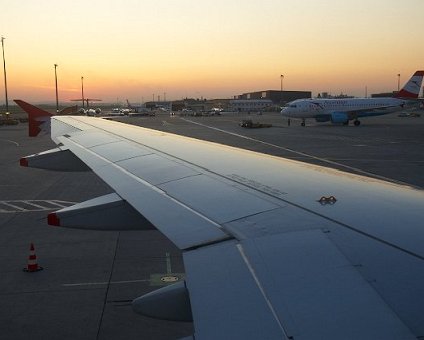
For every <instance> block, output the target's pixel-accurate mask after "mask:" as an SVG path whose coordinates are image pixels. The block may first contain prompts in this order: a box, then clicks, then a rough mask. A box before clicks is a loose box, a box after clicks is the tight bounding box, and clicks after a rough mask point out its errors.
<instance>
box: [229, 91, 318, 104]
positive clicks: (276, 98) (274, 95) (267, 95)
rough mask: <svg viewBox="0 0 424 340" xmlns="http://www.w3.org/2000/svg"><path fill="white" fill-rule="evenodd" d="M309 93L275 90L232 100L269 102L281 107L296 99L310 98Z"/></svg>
mask: <svg viewBox="0 0 424 340" xmlns="http://www.w3.org/2000/svg"><path fill="white" fill-rule="evenodd" d="M311 97H312V92H311V91H277V90H265V91H258V92H249V93H243V94H241V95H238V96H235V97H234V99H235V100H237V99H242V100H252V99H255V100H259V99H261V100H271V101H272V103H273V104H274V105H282V104H286V103H288V102H291V101H293V100H296V99H304V98H311Z"/></svg>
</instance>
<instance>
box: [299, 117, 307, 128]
mask: <svg viewBox="0 0 424 340" xmlns="http://www.w3.org/2000/svg"><path fill="white" fill-rule="evenodd" d="M300 125H301V126H305V125H306V124H305V118H302V123H300Z"/></svg>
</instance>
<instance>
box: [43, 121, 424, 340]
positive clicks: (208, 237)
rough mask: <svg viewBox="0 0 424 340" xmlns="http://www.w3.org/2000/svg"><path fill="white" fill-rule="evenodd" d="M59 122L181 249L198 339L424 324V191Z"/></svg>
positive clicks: (191, 142)
mask: <svg viewBox="0 0 424 340" xmlns="http://www.w3.org/2000/svg"><path fill="white" fill-rule="evenodd" d="M51 126H52V138H53V140H54V141H55V142H56V143H58V144H59V143H60V144H62V145H61V146H60V149H61V150H70V151H71V152H72V153H73V154H74V155H75V156H77V157H78V158H79V159H80V160H81V161H82V162H84V163H85V164H86V165H87V166H88V167H89V168H90V169H91V170H92V171H94V172H95V173H96V174H97V175H98V176H100V177H101V178H102V179H103V180H104V181H105V182H106V183H107V184H108V185H110V186H111V187H112V188H113V189H114V191H115V193H116V195H117V197H115V198H114V200H117V199H119V198H120V199H122V200H123V201H124V202H126V203H125V204H127V203H128V204H129V205H130V206H131V207H132V208H134V209H135V210H136V211H137V212H138V213H139V214H141V215H142V216H143V217H144V218H145V219H147V220H148V221H149V222H150V223H151V224H152V225H153V226H154V227H156V228H157V229H158V230H160V231H161V232H162V233H163V234H164V235H166V236H167V237H168V238H169V239H170V240H171V241H172V242H173V243H175V244H176V245H177V246H178V247H179V248H180V249H181V250H182V251H183V258H184V264H185V268H186V281H185V288H183V289H186V292H187V293H188V297H189V302H190V303H189V305H190V307H191V315H192V318H193V321H194V328H195V334H194V337H195V338H196V339H416V338H420V337H423V336H424V313H422V309H423V303H424V265H423V264H424V262H423V259H424V246H423V245H424V227H423V221H424V193H423V191H421V190H417V189H413V188H409V187H405V186H400V185H397V184H393V183H388V182H383V181H380V180H376V179H371V178H367V177H362V176H357V175H351V174H348V173H344V172H341V171H336V170H332V169H327V168H324V167H319V166H314V165H308V164H305V163H300V162H296V161H291V160H287V159H282V158H277V157H273V156H269V155H264V154H259V153H255V152H251V151H246V150H241V149H237V148H233V147H228V146H224V145H220V144H215V143H210V142H205V141H201V140H196V139H192V138H187V137H182V136H178V135H173V134H169V133H164V132H159V131H155V130H150V129H145V128H141V127H136V126H131V125H125V124H121V123H117V122H112V121H107V120H102V119H98V118H91V117H70V116H67V117H60V116H56V117H52V123H51ZM58 216H59V215H58ZM179 288H181V287H179ZM159 314H160V313H159Z"/></svg>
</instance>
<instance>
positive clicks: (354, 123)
mask: <svg viewBox="0 0 424 340" xmlns="http://www.w3.org/2000/svg"><path fill="white" fill-rule="evenodd" d="M360 124H361V122H360V121H359V120H357V119H356V120H355V121H354V122H353V125H355V126H359V125H360Z"/></svg>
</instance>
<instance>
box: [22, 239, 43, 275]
mask: <svg viewBox="0 0 424 340" xmlns="http://www.w3.org/2000/svg"><path fill="white" fill-rule="evenodd" d="M42 269H43V267H40V266H39V265H38V263H37V255H35V248H34V244H33V243H32V242H31V246H30V248H29V257H28V265H27V267H26V268H24V272H29V273H32V272H38V271H40V270H42Z"/></svg>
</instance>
